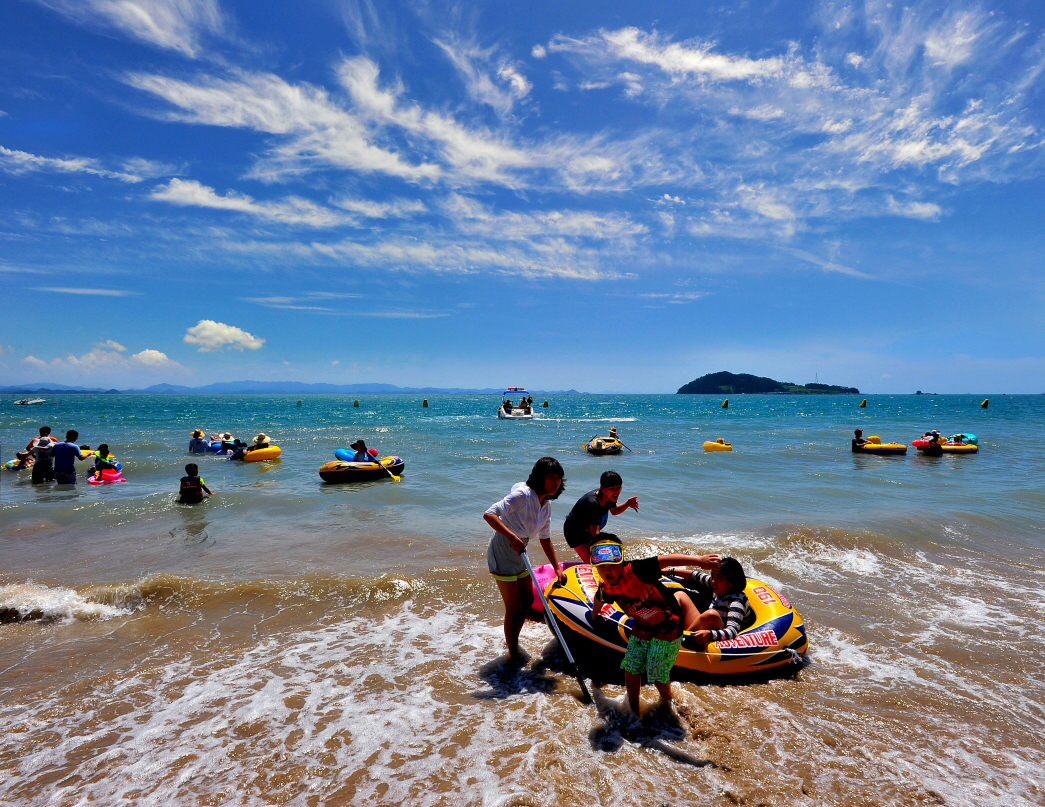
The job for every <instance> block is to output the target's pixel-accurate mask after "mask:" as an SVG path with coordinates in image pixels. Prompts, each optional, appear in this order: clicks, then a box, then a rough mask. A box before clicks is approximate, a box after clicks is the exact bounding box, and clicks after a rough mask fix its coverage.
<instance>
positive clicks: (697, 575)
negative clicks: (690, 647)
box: [667, 558, 751, 644]
mask: <svg viewBox="0 0 1045 807" xmlns="http://www.w3.org/2000/svg"><path fill="white" fill-rule="evenodd" d="M667 573H668V574H672V575H674V576H675V577H678V578H680V579H682V580H689V581H692V582H693V583H695V584H696V586H695V588H696V589H697V590H700V589H704V590H705V591H710V592H711V607H710V608H708V610H706V611H704V612H703V613H702V614H701V615H700V616H699V617H697V621H696V622H695V623H693V624H691V625H687V626H686V630H689V631H692V633H693V642H694V643H695V644H707V643H708V642H721V641H725V640H728V639H735V638H736V637H737V634H738V633H739V632H740V626H741V624H742V623H743V621H744V618H745V617H746V616H747V615H748V612H749V611H750V610H751V606H750V605H748V602H747V595H746V594H745V593H744V589H745V588H746V587H747V575H746V574H744V567H743V566H741V565H740V561H739V560H737V559H736V558H723V559H722V565H721V566H719V567H718V568H717V569H714V570H713V571H712V572H711V573H710V574H709V573H707V572H702V571H700V570H699V569H693V570H692V571H685V572H682V573H681V574H679V573H677V572H676V571H675V570H674V569H671V570H667Z"/></svg>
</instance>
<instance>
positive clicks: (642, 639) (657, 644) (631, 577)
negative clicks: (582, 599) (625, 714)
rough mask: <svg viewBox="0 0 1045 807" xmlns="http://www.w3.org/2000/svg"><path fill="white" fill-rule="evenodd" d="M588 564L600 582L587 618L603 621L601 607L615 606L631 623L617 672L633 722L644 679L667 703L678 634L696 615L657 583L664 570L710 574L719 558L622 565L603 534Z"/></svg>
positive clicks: (679, 595) (617, 546) (612, 539)
mask: <svg viewBox="0 0 1045 807" xmlns="http://www.w3.org/2000/svg"><path fill="white" fill-rule="evenodd" d="M591 562H592V567H593V568H594V569H595V574H596V575H597V576H598V578H599V580H600V583H599V588H598V591H596V592H595V598H594V602H593V604H592V618H593V619H603V618H605V614H604V611H605V609H606V606H607V605H608V604H609V603H614V604H616V605H617V607H618V608H620V609H621V610H622V611H623V612H624V613H626V614H627V615H628V616H630V617H631V620H632V622H631V625H632V627H631V636H630V637H629V638H628V649H627V652H625V654H624V660H623V661H621V664H620V667H621V669H622V670H624V687H625V689H626V690H627V693H628V705H629V706H631V711H632V712H633V713H634V714H635V716H636V717H638V716H639V689H640V687H641V686H642V676H643V674H645V676H646V680H648V681H649V683H651V684H653V685H654V686H656V687H657V691H658V692H659V693H660V696H661V698H663V699H664V701H665V702H666V703H670V702H671V699H672V693H671V668H672V667H674V666H675V659H677V658H678V655H679V650H680V649H681V648H682V632H683V629H684V628H685V626H686V625H688V624H692V623H695V622H697V620H698V619H699V616H700V614H699V612H698V611H697V607H696V606H695V605H694V604H693V601H692V600H691V599H690V598H689V595H688V594H687V593H686V592H685V591H684V590H683V589H681V588H670V587H669V586H668V585H666V584H665V583H664V582H663V581H661V576H662V571H663V569H664V568H665V567H667V566H675V565H679V566H700V567H701V568H702V569H710V570H714V569H717V568H718V567H719V565H720V563H721V559H720V558H719V556H718V555H657V556H655V557H651V558H642V559H641V560H633V561H629V562H627V563H625V562H624V548H623V546H622V545H621V542H620V539H619V538H618V537H617V536H616V535H611V534H610V533H604V534H603V535H602V536H601V537H600V538H599V540H598V541H595V542H594V543H593V544H592V545H591ZM676 585H677V584H676Z"/></svg>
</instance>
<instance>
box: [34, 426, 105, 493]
mask: <svg viewBox="0 0 1045 807" xmlns="http://www.w3.org/2000/svg"><path fill="white" fill-rule="evenodd" d="M79 439H80V433H79V432H77V431H76V430H75V429H70V430H69V431H67V432H66V433H65V440H61V441H59V440H57V439H55V438H54V437H51V427H50V426H41V427H40V433H39V434H38V435H37V436H36V437H34V438H32V439H31V440H30V441H29V442H28V444H26V447H25V449H23V450H22V451H19V452H18V453H17V454H16V455H15V462H14V465H13V470H24V469H29V468H31V469H32V477H31V482H32V484H34V485H40V484H43V483H45V482H54V483H55V484H58V485H75V484H76V463H77V462H83V461H85V460H91V464H90V465H89V466H88V470H87V473H88V476H89V477H91V478H95V479H101V478H102V475H103V474H104V473H105V472H106V471H118V470H119V469H120V463H119V462H118V461H117V459H116V457H115V456H114V455H113V454H112V452H111V451H109V446H108V445H107V444H106V443H102V444H101V445H99V446H98V448H97V449H96V450H94V451H92V450H91V447H90V446H89V445H86V444H85V445H78V444H77V440H79Z"/></svg>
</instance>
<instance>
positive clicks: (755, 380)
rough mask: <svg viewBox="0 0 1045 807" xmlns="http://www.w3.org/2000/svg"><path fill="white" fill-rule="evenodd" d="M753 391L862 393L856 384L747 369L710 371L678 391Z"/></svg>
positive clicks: (735, 393)
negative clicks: (801, 380)
mask: <svg viewBox="0 0 1045 807" xmlns="http://www.w3.org/2000/svg"><path fill="white" fill-rule="evenodd" d="M750 393H776V394H778V395H845V394H848V395H859V394H860V390H858V389H857V388H856V387H839V386H835V385H834V384H817V383H813V384H802V385H799V384H794V383H792V382H791V381H774V380H773V379H772V378H766V377H765V376H760V375H749V374H748V373H727V372H725V371H723V372H721V373H709V374H708V375H702V376H701V377H700V378H697V379H695V380H693V381H690V382H689V383H688V384H684V385H683V386H681V387H679V390H678V394H679V395H745V394H750Z"/></svg>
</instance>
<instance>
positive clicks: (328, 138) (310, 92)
mask: <svg viewBox="0 0 1045 807" xmlns="http://www.w3.org/2000/svg"><path fill="white" fill-rule="evenodd" d="M125 80H126V82H127V83H128V84H129V85H130V86H132V87H136V88H137V89H139V90H143V91H145V92H149V93H152V94H153V95H156V96H158V97H160V98H162V99H164V100H165V101H167V102H168V103H170V104H171V105H173V106H175V107H177V108H178V110H180V111H178V112H170V113H167V114H166V115H165V117H167V118H168V119H171V120H180V121H185V122H188V123H198V124H206V125H211V126H226V127H232V128H239V129H252V130H254V131H259V132H266V133H268V134H271V135H277V136H279V137H281V138H282V139H283V142H282V143H281V144H280V145H277V146H276V147H274V148H273V149H272V150H271V151H270V152H269V153H268V155H267V156H266V157H265V158H264V159H263V160H262V161H261V162H259V163H258V165H257V166H255V169H254V171H253V174H254V175H255V176H258V177H268V178H279V177H281V176H285V175H294V174H300V173H304V172H307V171H308V170H310V169H311V168H313V167H315V166H321V167H323V168H330V167H337V168H342V169H349V170H353V171H360V172H364V173H381V174H388V175H390V176H396V177H401V178H403V179H409V180H420V179H434V178H436V177H438V176H439V175H440V173H441V170H440V168H439V167H438V166H436V165H432V164H428V163H420V164H411V163H409V162H407V161H406V160H404V159H403V158H402V157H401V156H400V155H399V154H397V153H395V152H393V151H390V150H387V149H383V148H380V147H378V146H375V145H373V144H372V143H371V138H370V135H369V133H368V131H367V128H366V126H365V125H364V123H363V122H362V121H360V119H359V118H358V117H357V116H356V115H354V114H352V113H351V112H349V111H347V110H345V109H344V108H342V107H340V106H339V105H338V104H337V103H335V102H334V101H332V100H331V98H330V96H329V95H328V93H327V92H326V91H325V90H323V89H321V88H318V87H313V86H311V85H308V84H300V85H292V84H289V83H287V82H286V81H284V80H283V79H281V78H279V77H278V76H275V75H272V74H268V73H235V74H234V77H233V78H217V77H214V76H200V77H199V78H198V79H197V80H196V81H194V82H193V81H182V80H179V79H174V78H169V77H167V76H161V75H149V74H145V73H132V74H130V75H128V76H126V78H125Z"/></svg>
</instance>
